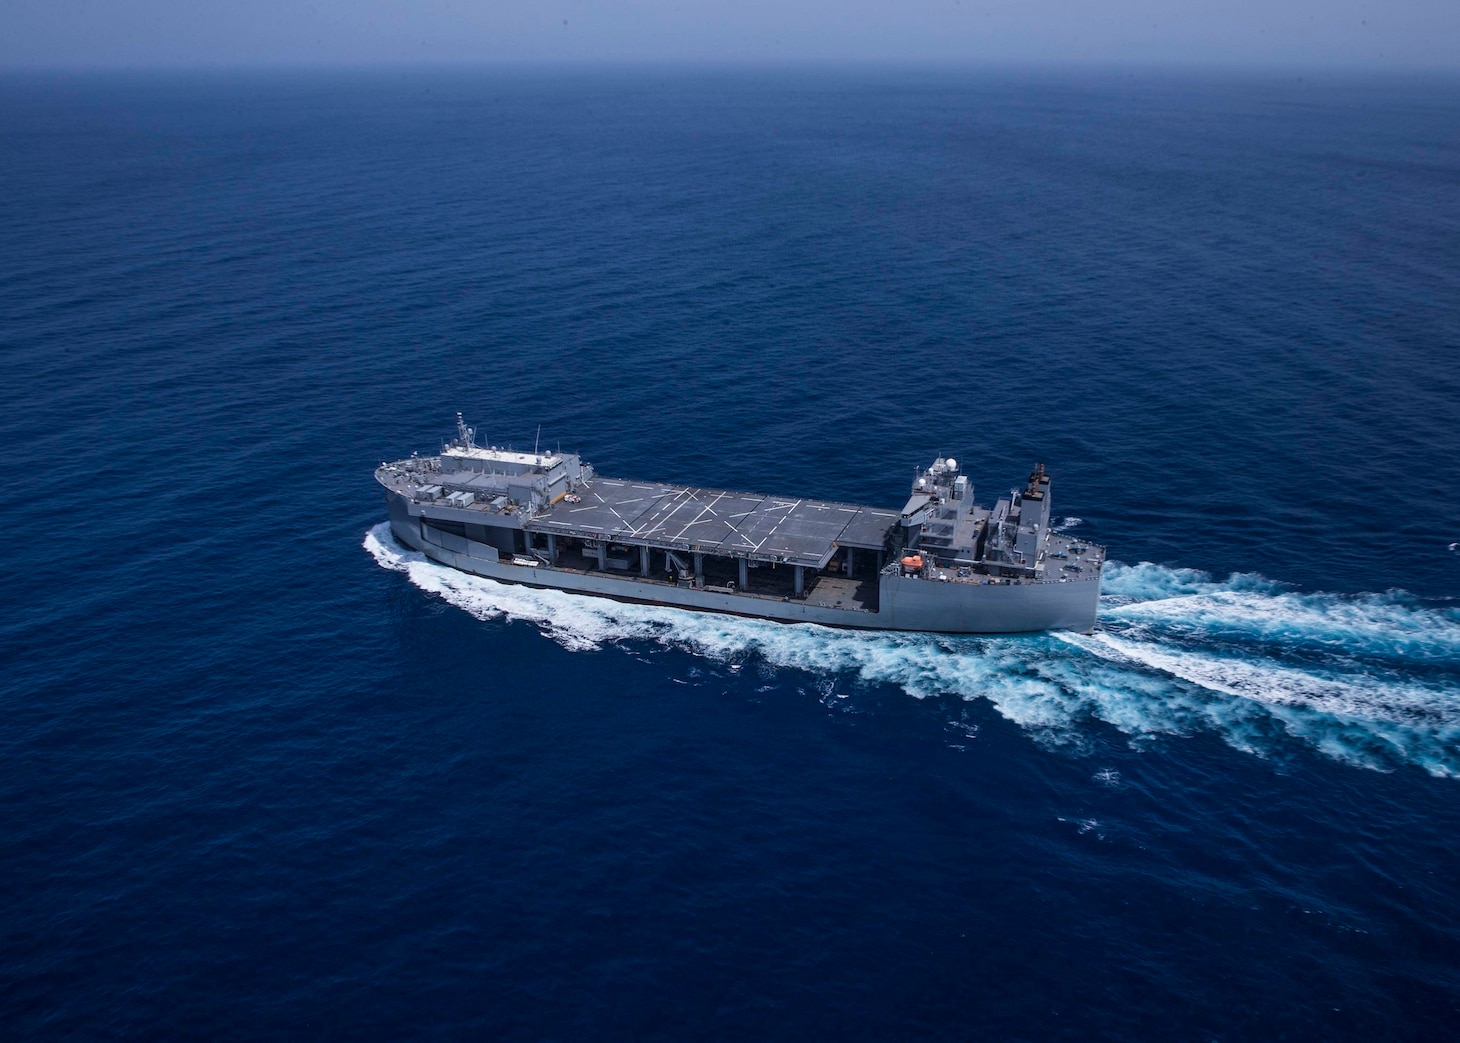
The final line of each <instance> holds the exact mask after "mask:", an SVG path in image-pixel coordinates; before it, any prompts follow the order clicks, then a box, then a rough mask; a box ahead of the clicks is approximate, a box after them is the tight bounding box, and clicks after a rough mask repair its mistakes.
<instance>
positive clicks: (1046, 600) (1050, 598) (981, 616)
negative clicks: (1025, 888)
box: [389, 495, 1100, 634]
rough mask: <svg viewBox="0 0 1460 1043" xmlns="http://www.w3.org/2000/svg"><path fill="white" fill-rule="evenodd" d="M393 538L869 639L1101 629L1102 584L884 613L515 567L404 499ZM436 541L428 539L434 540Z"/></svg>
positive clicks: (1069, 584)
mask: <svg viewBox="0 0 1460 1043" xmlns="http://www.w3.org/2000/svg"><path fill="white" fill-rule="evenodd" d="M389 501H390V516H391V530H392V532H393V533H394V534H395V537H396V539H397V540H399V541H400V542H401V543H403V544H404V545H406V546H408V547H410V548H411V549H413V550H416V551H419V552H421V553H422V554H424V555H425V556H426V557H427V558H429V559H431V560H432V561H435V562H437V563H439V564H441V565H445V566H447V567H449V568H453V569H458V570H460V571H462V572H468V573H471V574H473V575H478V576H483V577H486V578H488V579H494V580H499V581H501V582H504V583H518V584H524V585H527V586H533V587H543V588H549V589H555V590H566V591H571V592H574V593H579V594H591V595H595V596H598V597H607V598H613V599H615V600H619V601H632V602H640V603H647V604H656V605H668V606H672V607H675V608H686V609H695V610H700V611H709V612H724V613H731V614H735V615H742V616H752V617H755V618H759V619H769V620H775V621H777V622H784V623H819V624H821V625H823V626H833V627H852V628H858V629H867V630H912V631H927V632H933V633H955V634H1001V633H1023V632H1029V631H1040V630H1077V631H1082V632H1088V631H1089V630H1091V629H1092V628H1093V627H1094V625H1095V615H1096V610H1097V606H1098V603H1099V599H1100V578H1099V574H1098V573H1097V574H1096V575H1095V576H1093V577H1091V578H1089V579H1079V580H1076V579H1068V580H1064V581H1059V580H1055V581H1049V582H1026V583H1002V584H988V583H980V584H970V583H938V582H932V581H928V580H923V579H914V578H910V577H904V576H897V575H889V574H883V575H882V576H880V577H879V583H880V596H879V602H878V610H877V611H875V612H873V611H867V610H861V609H847V608H838V607H836V606H835V605H825V604H818V603H817V602H816V599H815V595H814V593H813V594H812V595H811V596H810V597H808V598H806V599H804V600H801V599H788V600H780V599H776V598H769V597H760V596H756V595H753V594H746V593H739V592H725V591H717V590H707V589H704V588H699V587H693V586H687V585H675V584H671V583H666V582H662V581H658V580H651V579H643V578H640V577H638V576H633V575H613V574H609V573H603V572H597V571H581V570H577V569H565V568H552V567H549V566H547V565H537V566H530V565H519V564H514V563H513V562H512V560H511V558H510V556H509V557H506V558H504V557H503V556H502V555H500V554H499V552H498V551H497V550H496V548H494V547H490V546H487V545H486V544H482V543H477V542H475V541H473V540H469V539H466V538H464V537H461V536H454V535H451V534H449V533H442V532H439V531H437V530H434V529H430V530H423V529H422V527H421V524H420V519H419V518H418V517H415V516H413V515H412V514H411V511H410V508H409V506H408V505H407V504H406V503H405V502H404V501H402V500H400V499H399V498H398V497H396V496H394V495H391V496H389ZM428 537H429V538H428Z"/></svg>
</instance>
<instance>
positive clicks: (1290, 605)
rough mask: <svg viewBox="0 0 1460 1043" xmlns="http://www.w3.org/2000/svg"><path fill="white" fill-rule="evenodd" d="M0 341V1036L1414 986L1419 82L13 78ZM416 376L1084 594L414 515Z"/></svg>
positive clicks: (794, 1024)
mask: <svg viewBox="0 0 1460 1043" xmlns="http://www.w3.org/2000/svg"><path fill="white" fill-rule="evenodd" d="M0 362H3V369H0V433H3V445H4V448H5V453H6V459H7V468H6V469H7V471H8V473H9V479H8V481H7V483H6V486H7V487H6V493H5V494H4V496H3V497H0V525H3V531H4V533H5V538H4V541H3V546H4V550H3V556H4V562H5V568H4V584H5V586H4V589H5V606H6V611H5V613H4V616H3V619H0V650H3V657H4V660H3V661H4V672H3V682H0V692H3V697H0V698H3V707H0V708H3V714H4V723H3V726H0V764H3V768H0V827H3V828H0V844H3V852H0V854H3V861H0V865H3V875H0V881H3V884H0V896H3V900H0V1023H3V1025H4V1029H3V1032H0V1034H3V1035H4V1036H5V1037H6V1038H8V1039H42V1038H44V1039H56V1038H68V1039H86V1040H91V1039H107V1038H140V1039H148V1038H190V1039H210V1040H222V1039H260V1038H266V1039H314V1038H328V1039H359V1038H371V1039H402V1038H422V1037H433V1038H459V1039H513V1040H517V1039H522V1040H580V1039H665V1040H681V1039H727V1040H740V1039H745V1040H762V1039H788V1040H797V1041H802V1040H807V1039H940V1040H941V1039H999V1040H1048V1039H1063V1040H1154V1039H1190V1040H1376V1039H1403V1040H1439V1039H1445V1038H1451V1039H1453V1038H1456V1034H1457V1032H1460V600H1457V596H1460V80H1440V79H1429V80H1426V79H1418V78H1410V79H1401V78H1387V79H1386V78H1376V77H1370V78H1353V77H1349V78H1344V77H1338V76H1323V75H1314V74H1311V73H1310V74H1308V75H1306V76H1298V75H1296V74H1294V75H1285V74H1278V73H1248V74H1235V73H1234V74H1222V75H1218V74H1215V73H1212V74H1202V75H1197V74H1187V75H1178V74H1175V73H1149V72H1130V73H1118V72H1106V73H1093V72H1091V73H1080V74H1072V73H1057V72H1049V71H1045V72H1039V71H1028V72H1017V71H1005V72H1000V73H997V74H994V73H988V74H973V73H952V72H943V73H933V72H910V71H897V70H882V71H869V70H864V71H857V72H851V71H844V72H834V71H777V72H771V71H761V72H754V71H738V72H731V71H725V72H716V73H708V72H707V73H692V72H687V71H669V70H647V69H646V70H639V71H616V72H595V73H570V72H562V71H557V72H554V71H522V72H515V73H505V72H499V73H487V72H421V71H375V72H369V73H366V72H358V73H346V72H338V73H308V74H306V73H267V74H266V73H250V74H245V73H228V74H225V73H187V74H183V73H176V74H162V73H153V74H140V73H134V74H113V75H59V74H56V75H25V76H20V75H12V76H9V77H6V78H0ZM457 410H461V411H462V412H463V413H465V414H466V417H467V420H468V421H469V422H471V423H474V424H475V425H476V426H477V428H478V431H479V434H480V437H481V438H482V440H484V441H489V442H492V443H494V444H499V445H500V444H515V445H516V446H518V447H519V448H525V447H528V446H531V445H532V444H533V442H534V441H535V440H536V439H537V438H538V437H539V430H540V432H541V434H540V437H541V439H542V442H543V443H544V444H550V445H555V446H556V445H561V446H562V447H564V448H567V449H573V450H576V451H580V452H582V453H583V454H584V455H585V457H586V458H587V459H589V460H591V461H592V462H593V463H594V465H595V466H596V467H597V468H598V470H599V472H600V473H603V474H609V475H618V476H624V477H630V478H644V479H657V480H663V481H670V482H685V483H694V484H701V485H710V486H719V487H726V488H749V489H755V490H759V491H763V492H772V493H780V492H797V493H799V494H801V495H806V496H815V497H821V498H827V499H842V500H850V501H854V502H863V503H872V504H878V505H884V506H892V507H896V506H900V505H901V503H902V502H903V500H904V499H905V497H906V493H907V488H908V483H909V481H910V479H911V477H912V475H913V470H914V468H915V467H917V466H919V465H926V464H928V463H929V462H930V461H931V460H932V459H933V457H934V456H936V455H939V454H953V455H956V456H957V457H958V458H959V460H960V461H961V462H962V463H963V466H964V469H965V471H967V472H968V473H969V474H970V475H971V476H972V478H973V480H974V482H975V484H976V486H977V488H978V491H979V499H980V500H981V501H983V502H984V503H986V504H987V503H990V502H991V501H992V500H993V499H995V498H997V496H998V495H999V494H1000V493H1001V492H1002V491H1003V490H1004V489H1007V488H1009V487H1010V486H1013V485H1015V484H1017V483H1018V482H1019V481H1020V480H1021V479H1022V478H1023V476H1024V475H1025V474H1027V473H1028V470H1029V468H1030V466H1031V465H1032V464H1033V463H1034V462H1035V461H1036V460H1042V461H1043V462H1044V463H1045V464H1046V466H1047V468H1048V469H1049V470H1050V472H1051V473H1052V474H1053V476H1054V484H1053V497H1054V509H1055V513H1056V514H1057V515H1058V516H1059V517H1060V518H1061V519H1062V524H1063V525H1064V526H1065V527H1066V528H1067V529H1069V530H1070V531H1075V532H1078V533H1080V534H1081V535H1082V536H1085V537H1088V538H1089V539H1091V540H1093V541H1096V542H1098V543H1102V544H1105V545H1106V546H1108V548H1109V554H1110V557H1111V559H1112V561H1113V562H1114V563H1115V564H1113V565H1112V566H1111V567H1110V568H1109V571H1108V573H1107V576H1106V581H1105V587H1104V590H1105V596H1104V599H1103V604H1102V615H1101V623H1100V626H1099V629H1098V630H1097V631H1096V632H1095V633H1094V634H1092V635H1088V636H1086V635H1078V634H1076V635H1069V634H1065V635H1034V636H1021V637H1012V638H997V639H987V638H978V637H933V636H922V635H885V634H868V633H854V632H837V631H829V630H823V629H820V628H815V627H804V626H781V625H776V624H769V623H761V622H756V621H750V620H741V619H732V618H724V617H717V616H709V615H696V614H689V613H681V612H677V611H671V610H664V609H655V608H649V607H632V606H622V605H617V604H614V603H611V602H606V601H598V600H593V599H580V598H575V597H572V596H568V595H563V594H559V593H554V592H534V591H528V590H523V589H520V588H509V587H503V586H499V585H496V584H493V583H491V582H488V581H484V580H478V579H472V578H469V577H465V576H461V575H456V574H452V573H449V572H447V571H446V570H444V569H441V568H438V567H436V566H433V565H430V564H428V563H426V562H424V561H423V560H421V559H420V558H419V557H418V556H416V555H413V554H411V553H408V552H406V551H404V550H403V549H402V548H400V547H399V546H397V545H396V544H395V543H393V542H392V540H391V539H390V536H389V534H388V530H387V529H386V528H385V527H384V526H383V524H382V523H383V522H384V521H385V518H386V513H385V506H384V503H383V499H382V495H381V491H380V490H379V488H378V487H377V486H376V485H375V483H374V481H373V479H372V470H373V468H374V467H375V466H376V465H377V464H379V462H380V461H382V460H387V459H396V458H399V457H402V456H407V455H409V454H410V453H411V452H412V451H414V450H419V451H421V452H423V453H425V452H432V451H435V450H437V449H439V447H440V444H441V441H442V439H443V438H445V437H447V436H448V435H450V434H451V432H452V431H453V429H454V417H455V413H456V411H457Z"/></svg>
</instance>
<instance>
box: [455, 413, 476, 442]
mask: <svg viewBox="0 0 1460 1043" xmlns="http://www.w3.org/2000/svg"><path fill="white" fill-rule="evenodd" d="M475 435H476V431H475V430H474V429H473V428H470V427H467V426H466V421H465V420H463V419H462V418H461V414H460V413H457V414H456V437H457V438H460V439H461V447H462V448H463V449H472V448H474V444H473V442H472V438H473V436H475Z"/></svg>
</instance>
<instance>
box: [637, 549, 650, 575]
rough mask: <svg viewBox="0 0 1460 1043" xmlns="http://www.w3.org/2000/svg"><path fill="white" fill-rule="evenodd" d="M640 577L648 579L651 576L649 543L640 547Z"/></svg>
mask: <svg viewBox="0 0 1460 1043" xmlns="http://www.w3.org/2000/svg"><path fill="white" fill-rule="evenodd" d="M639 575H641V576H644V577H646V578H647V577H648V575H649V545H648V544H647V543H642V544H640V545H639Z"/></svg>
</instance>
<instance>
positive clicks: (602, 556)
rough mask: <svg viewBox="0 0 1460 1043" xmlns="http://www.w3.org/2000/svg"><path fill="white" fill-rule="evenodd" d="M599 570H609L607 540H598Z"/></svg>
mask: <svg viewBox="0 0 1460 1043" xmlns="http://www.w3.org/2000/svg"><path fill="white" fill-rule="evenodd" d="M598 571H599V572H607V571H608V541H607V540H599V541H598Z"/></svg>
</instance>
